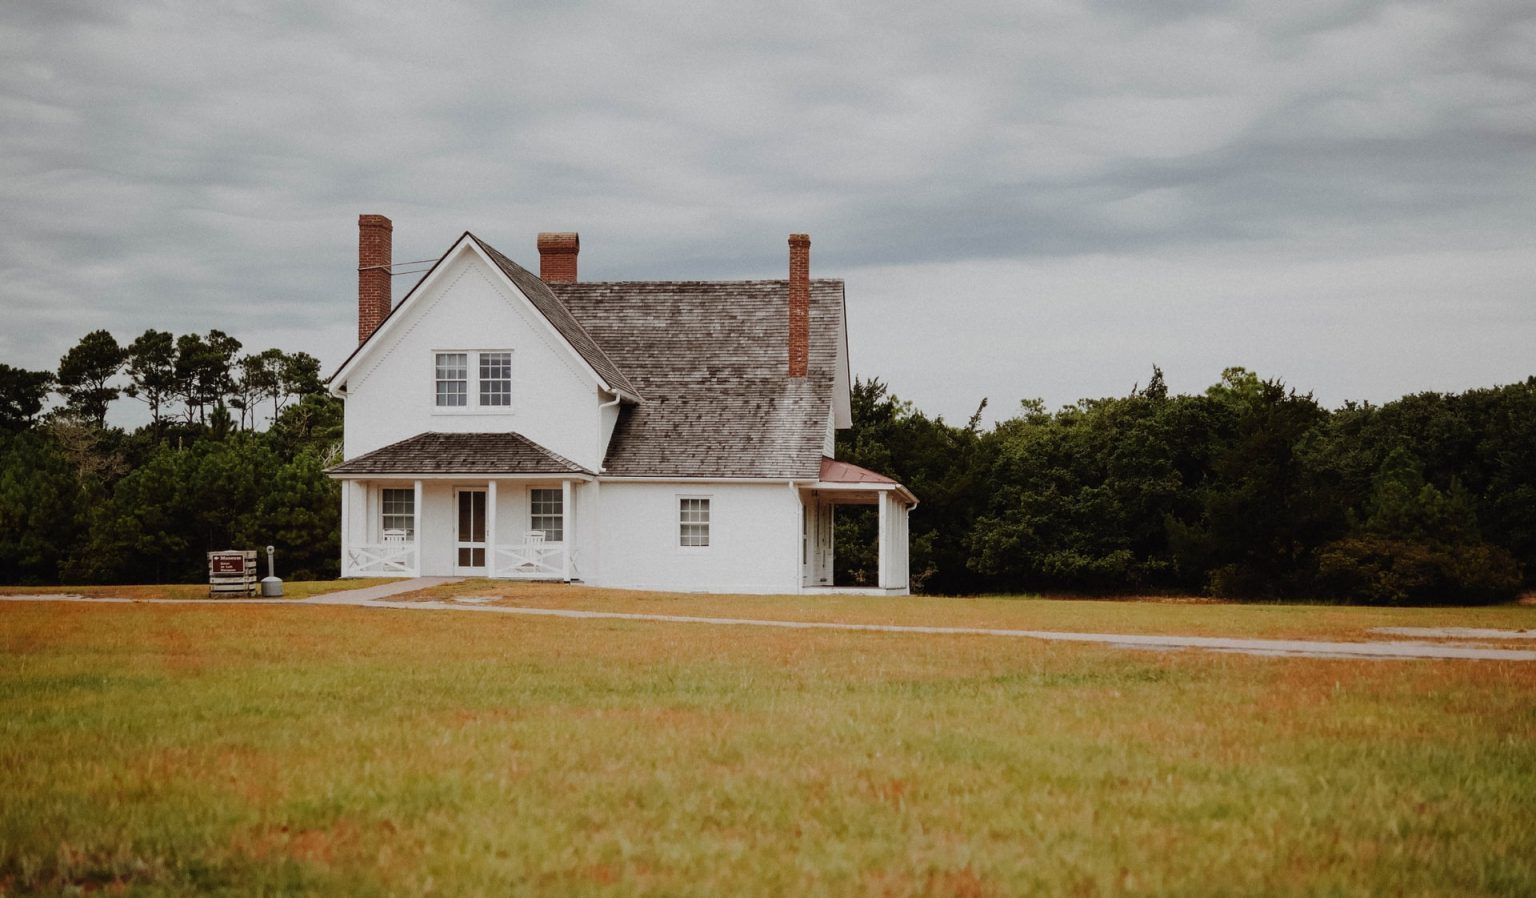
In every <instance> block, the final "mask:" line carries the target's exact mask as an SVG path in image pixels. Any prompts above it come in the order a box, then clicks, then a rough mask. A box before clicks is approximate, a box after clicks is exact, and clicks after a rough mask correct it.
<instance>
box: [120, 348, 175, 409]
mask: <svg viewBox="0 0 1536 898" xmlns="http://www.w3.org/2000/svg"><path fill="white" fill-rule="evenodd" d="M126 373H127V375H128V377H129V379H130V380H131V381H132V383H130V384H129V385H128V387H127V388H126V389H124V390H123V393H124V394H125V395H127V396H130V397H132V398H134V399H137V400H139V401H140V402H143V403H144V404H145V405H147V406H149V418H150V424H151V426H152V427H153V428H154V432H155V433H159V432H160V423H161V420H162V418H163V410H164V408H165V403H166V402H167V400H168V399H169V398H170V397H171V396H172V395H173V393H174V391H175V389H176V338H175V337H174V336H172V335H171V333H170V332H169V331H157V330H154V329H150V330H147V331H145V332H144V333H142V334H140V335H139V336H138V337H137V338H136V339H134V341H133V342H132V343H129V344H128V366H127V368H126Z"/></svg>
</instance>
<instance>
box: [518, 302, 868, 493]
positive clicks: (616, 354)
mask: <svg viewBox="0 0 1536 898" xmlns="http://www.w3.org/2000/svg"><path fill="white" fill-rule="evenodd" d="M547 286H548V288H549V290H550V291H551V293H552V294H553V295H554V296H555V297H556V298H557V299H559V300H560V302H561V303H562V304H564V306H565V307H566V308H567V309H569V310H570V312H571V314H572V315H574V316H575V318H576V319H577V320H578V321H580V322H581V324H582V326H583V327H584V328H585V329H586V331H587V332H588V333H589V334H591V336H592V337H593V338H594V339H595V340H596V341H597V342H598V343H599V344H601V345H602V347H603V349H604V350H605V351H606V352H607V353H608V356H609V357H610V358H611V359H613V360H614V361H615V362H616V363H617V364H618V366H619V367H620V368H622V369H623V370H624V373H625V374H627V375H629V378H630V381H631V382H632V383H633V384H634V385H635V387H636V389H637V390H638V391H639V392H640V393H641V394H642V395H644V396H645V401H644V402H643V403H641V404H639V405H635V406H631V407H625V408H624V409H623V411H622V413H621V415H620V417H619V422H618V425H617V427H616V428H615V430H614V434H613V439H612V440H611V441H610V443H609V446H608V456H607V458H606V460H605V461H604V473H605V474H607V475H610V476H618V477H762V478H784V479H790V478H793V479H797V480H814V479H816V478H817V477H818V476H819V475H820V473H821V455H822V446H823V440H824V438H825V436H826V428H827V422H828V418H829V416H830V415H831V413H832V393H833V390H834V389H835V383H834V375H835V369H836V366H837V359H838V342H839V341H840V340H841V339H842V336H841V335H842V322H843V282H842V281H840V280H830V279H817V280H813V281H812V282H811V309H810V312H811V322H810V325H811V326H810V336H811V346H810V358H809V373H808V374H807V376H805V377H800V378H792V377H789V376H788V372H787V367H788V357H787V353H788V345H789V312H788V309H789V305H788V304H789V282H788V281H782V280H779V281H644V282H637V281H620V282H610V283H575V284H549V285H547Z"/></svg>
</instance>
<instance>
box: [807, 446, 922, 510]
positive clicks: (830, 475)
mask: <svg viewBox="0 0 1536 898" xmlns="http://www.w3.org/2000/svg"><path fill="white" fill-rule="evenodd" d="M816 488H817V489H821V490H875V491H882V490H890V491H894V492H895V493H897V494H898V495H900V496H901V497H902V498H903V499H905V500H906V501H908V502H910V503H912V504H913V505H916V504H917V497H916V496H914V495H912V491H911V490H909V489H907V488H906V487H904V486H902V485H901V484H900V483H898V482H897V481H895V480H893V479H892V478H890V477H887V476H885V475H884V474H878V473H876V472H874V471H871V470H870V469H868V468H861V467H859V466H858V465H855V464H851V463H849V462H846V461H838V460H837V459H835V458H827V457H826V456H822V458H821V476H820V477H818V478H817V483H816Z"/></svg>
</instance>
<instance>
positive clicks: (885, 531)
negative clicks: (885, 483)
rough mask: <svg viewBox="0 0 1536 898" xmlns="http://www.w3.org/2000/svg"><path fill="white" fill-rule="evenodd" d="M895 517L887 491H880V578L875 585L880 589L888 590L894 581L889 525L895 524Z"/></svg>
mask: <svg viewBox="0 0 1536 898" xmlns="http://www.w3.org/2000/svg"><path fill="white" fill-rule="evenodd" d="M895 517H896V515H895V514H894V510H893V509H892V508H891V494H890V492H888V491H884V490H882V491H881V492H880V542H879V555H880V558H879V565H880V578H879V580H878V581H877V585H878V586H879V587H880V588H881V589H890V587H891V581H892V580H893V579H894V577H892V571H891V567H892V565H891V562H892V561H894V560H895V559H894V558H892V557H891V556H892V554H893V553H892V552H891V549H892V540H891V536H892V534H891V525H892V524H894V523H895Z"/></svg>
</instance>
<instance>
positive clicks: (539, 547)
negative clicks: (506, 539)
mask: <svg viewBox="0 0 1536 898" xmlns="http://www.w3.org/2000/svg"><path fill="white" fill-rule="evenodd" d="M490 576H492V577H508V578H514V579H516V578H522V579H527V580H555V579H560V578H562V577H564V576H565V543H563V542H560V543H552V542H546V541H545V539H544V534H543V532H542V531H538V530H534V531H530V532H529V533H528V534H527V535H526V536H524V537H523V540H522V542H518V543H512V544H510V545H499V546H497V547H496V548H495V550H494V551H492V552H491V570H490Z"/></svg>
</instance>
